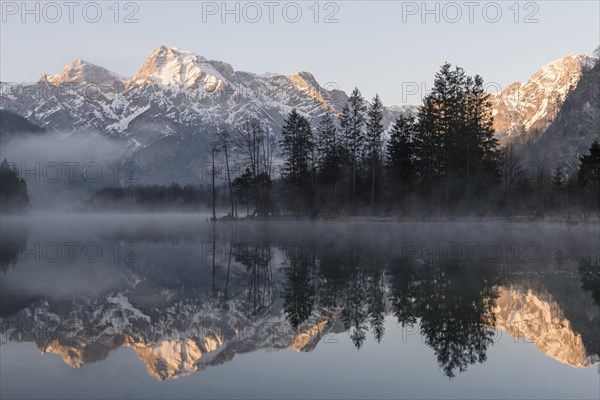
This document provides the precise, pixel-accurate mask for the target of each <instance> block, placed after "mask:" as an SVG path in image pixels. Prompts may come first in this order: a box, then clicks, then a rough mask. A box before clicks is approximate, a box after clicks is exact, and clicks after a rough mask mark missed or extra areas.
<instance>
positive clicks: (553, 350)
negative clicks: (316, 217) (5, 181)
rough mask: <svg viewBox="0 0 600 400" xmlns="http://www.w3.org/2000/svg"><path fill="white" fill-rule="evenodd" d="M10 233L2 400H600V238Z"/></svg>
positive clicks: (448, 228) (368, 229)
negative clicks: (66, 399) (489, 399)
mask: <svg viewBox="0 0 600 400" xmlns="http://www.w3.org/2000/svg"><path fill="white" fill-rule="evenodd" d="M0 227H1V239H2V247H1V249H2V254H1V255H2V259H1V263H0V300H1V302H0V323H1V327H2V331H1V338H0V339H1V344H0V394H1V396H2V398H39V397H52V398H257V397H260V398H265V397H267V398H299V397H302V398H305V397H313V398H445V399H446V398H496V399H497V398H538V399H539V398H547V399H550V398H561V399H562V398H590V399H598V398H600V374H599V369H598V366H599V364H598V363H599V361H600V358H599V354H600V340H599V338H600V271H599V263H598V260H599V257H600V232H599V227H598V226H595V225H588V226H585V225H558V224H556V225H552V224H548V225H546V224H532V225H526V224H508V223H506V224H505V223H498V222H494V223H492V222H490V223H474V222H469V223H467V222H465V223H458V222H454V223H396V224H392V223H355V222H310V221H298V222H237V223H228V222H222V223H218V224H212V223H210V222H207V221H206V216H204V215H79V216H64V215H63V216H59V215H52V216H51V215H48V216H35V217H21V218H18V217H10V218H9V217H2V224H0Z"/></svg>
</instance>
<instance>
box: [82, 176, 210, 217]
mask: <svg viewBox="0 0 600 400" xmlns="http://www.w3.org/2000/svg"><path fill="white" fill-rule="evenodd" d="M209 193H210V189H209V188H207V187H204V186H194V185H185V186H181V185H179V184H177V183H173V184H171V185H170V186H165V185H131V186H125V187H108V188H104V189H101V190H99V191H98V192H96V193H94V194H93V195H92V196H91V197H90V198H89V199H88V200H87V201H86V202H85V204H84V205H83V206H84V208H85V209H88V210H93V209H110V210H145V211H158V210H170V209H172V210H189V211H205V210H206V208H207V202H208V199H209V196H210V194H209Z"/></svg>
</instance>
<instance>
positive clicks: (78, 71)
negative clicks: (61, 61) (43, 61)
mask: <svg viewBox="0 0 600 400" xmlns="http://www.w3.org/2000/svg"><path fill="white" fill-rule="evenodd" d="M41 80H45V81H47V82H49V83H51V84H53V85H61V84H67V83H71V84H72V83H77V84H83V83H87V84H99V85H107V86H114V84H116V83H122V81H123V77H121V76H120V75H118V74H116V73H114V72H111V71H109V70H107V69H106V68H103V67H100V66H98V65H95V64H92V63H91V62H88V61H85V60H82V59H76V60H73V61H71V62H70V63H69V64H67V65H66V66H65V68H63V70H62V71H61V72H59V73H58V74H56V75H51V76H46V75H45V74H44V75H42V78H41Z"/></svg>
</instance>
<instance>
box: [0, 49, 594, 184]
mask: <svg viewBox="0 0 600 400" xmlns="http://www.w3.org/2000/svg"><path fill="white" fill-rule="evenodd" d="M595 63H596V59H594V58H591V57H589V56H584V55H568V56H566V57H564V58H562V59H560V60H556V61H554V62H552V63H550V64H548V65H546V66H544V67H542V68H541V69H539V70H538V71H537V72H535V73H534V74H533V75H532V77H531V78H530V79H529V80H527V81H526V82H524V83H513V84H511V85H509V86H508V87H507V88H505V89H504V90H502V91H501V92H500V93H498V94H496V95H492V98H491V100H492V104H493V114H494V120H495V124H494V127H495V130H496V136H497V138H498V139H499V142H500V144H501V145H506V144H509V143H522V142H531V141H537V140H538V139H540V138H541V137H542V136H544V132H545V131H546V130H547V129H549V127H550V125H552V122H553V121H554V120H555V119H556V118H557V116H558V115H559V113H560V111H561V109H562V107H563V105H564V104H568V105H569V109H571V110H578V109H581V108H582V107H588V108H589V106H590V105H591V104H593V103H594V102H597V99H594V98H593V96H596V97H597V92H595V93H594V92H593V91H590V92H589V93H588V92H585V91H584V93H583V94H582V95H578V98H577V99H572V100H569V97H570V94H571V93H572V92H573V91H574V90H575V88H576V87H577V85H578V83H579V81H580V80H581V78H582V76H584V74H585V73H586V71H589V70H590V69H591V68H592V67H593V65H594V64H595ZM594 77H595V78H594ZM590 79H592V80H593V79H596V80H595V81H594V82H596V83H597V74H596V75H591V76H590ZM1 95H2V104H1V106H0V108H1V109H4V110H7V111H10V112H12V113H15V114H18V115H20V116H23V117H25V118H27V119H28V120H30V121H31V122H33V123H35V124H37V125H39V126H40V127H43V128H44V129H45V130H47V131H48V132H53V131H58V132H67V133H70V134H79V133H81V132H89V131H93V132H99V133H101V134H102V135H104V136H106V137H108V138H110V139H111V140H116V141H118V142H120V143H121V146H122V148H123V149H124V155H125V156H126V157H128V158H129V159H132V160H133V161H135V162H136V163H137V164H138V166H139V169H140V171H141V176H140V178H141V180H142V181H153V182H156V183H171V182H173V181H177V182H180V183H190V182H197V180H198V178H199V177H200V175H201V174H202V163H203V162H204V161H205V160H203V159H200V158H201V157H200V158H199V157H198V155H199V154H206V153H207V151H206V150H207V145H208V144H207V143H208V138H209V137H210V136H211V135H212V134H213V133H214V131H215V130H216V129H217V128H218V127H223V128H227V129H230V130H235V129H236V128H237V127H239V126H240V124H242V123H243V122H245V121H247V120H248V119H249V118H258V119H260V120H261V121H263V122H264V123H265V124H266V125H267V127H268V128H269V129H270V130H271V131H272V132H273V133H274V134H276V135H277V134H278V133H279V132H280V131H281V127H282V125H283V121H284V118H285V117H286V115H287V114H288V113H289V112H290V111H291V110H292V109H293V108H296V109H297V110H298V111H299V112H300V113H302V114H303V115H305V116H306V117H307V118H308V119H309V121H310V122H311V123H312V124H313V126H315V125H316V124H317V123H318V121H319V118H320V117H321V116H322V115H323V114H324V112H325V111H326V110H331V111H333V112H334V113H338V112H339V111H340V110H341V109H342V107H343V106H344V105H345V103H346V101H347V99H348V95H347V94H346V93H345V92H344V91H342V90H339V89H338V88H337V87H336V85H335V84H332V83H326V84H320V83H319V82H318V81H317V80H316V78H315V77H314V76H313V75H312V74H311V73H310V72H306V71H302V72H298V73H295V74H292V75H280V74H272V73H267V74H255V73H249V72H242V71H236V70H234V69H233V67H232V66H231V65H230V64H227V63H225V62H221V61H214V60H208V59H206V58H204V57H201V56H199V55H195V54H193V53H190V52H187V51H183V50H180V49H177V48H173V47H167V46H160V47H158V48H156V49H155V50H154V51H152V53H151V54H150V55H149V56H148V58H147V59H146V60H145V62H144V63H143V64H142V66H141V67H140V68H139V69H138V71H137V72H136V74H135V75H134V76H133V77H130V78H126V77H123V76H121V75H119V74H117V73H114V72H111V71H109V70H107V69H105V68H103V67H101V66H97V65H94V64H92V63H89V62H87V61H84V60H75V61H73V62H71V63H69V64H68V65H67V66H66V67H65V68H64V69H63V70H62V71H61V72H59V73H58V74H55V75H47V74H42V76H41V78H40V79H39V81H38V82H34V83H23V84H18V83H7V82H2V83H1ZM589 96H592V98H591V99H590V98H588V97H589ZM415 111H416V107H415V106H410V105H405V106H387V107H385V110H384V127H389V126H390V125H391V124H392V122H393V121H394V120H395V118H396V117H398V116H399V115H400V114H403V113H407V112H412V113H414V112H415ZM574 112H575V111H572V112H571V114H572V115H571V114H569V115H567V114H566V112H565V113H563V114H564V115H563V116H562V117H561V121H562V122H561V124H562V127H560V126H558V125H557V126H556V127H555V128H553V129H554V130H555V131H560V132H561V134H562V132H564V130H565V129H566V127H568V126H569V125H571V124H572V123H575V121H570V119H571V118H577V117H576V116H575V114H573V113H574ZM590 113H591V114H592V115H591V116H590V118H591V119H592V120H594V118H595V119H597V118H598V115H599V113H598V109H597V108H596V109H595V110H593V109H592V110H591V111H590ZM592 128H593V127H592ZM582 129H586V130H589V128H588V127H587V126H586V127H585V128H582ZM586 132H587V131H586ZM594 133H596V136H597V130H596V131H595V132H594V131H592V132H591V133H590V132H588V133H580V134H578V138H580V139H581V143H580V144H579V145H576V146H574V147H573V146H570V150H571V152H572V153H577V154H570V153H569V156H577V155H578V154H580V152H581V151H582V149H584V150H585V149H587V147H589V143H587V142H588V141H589V138H590V137H592V136H594ZM555 135H556V134H555ZM3 136H4V134H3ZM580 139H576V140H580ZM584 139H585V140H584ZM584 142H585V143H584ZM542 150H543V149H542ZM538 152H539V151H538ZM157 161H161V163H157ZM165 164H168V165H170V166H171V167H170V168H164V167H163V166H164V165H165Z"/></svg>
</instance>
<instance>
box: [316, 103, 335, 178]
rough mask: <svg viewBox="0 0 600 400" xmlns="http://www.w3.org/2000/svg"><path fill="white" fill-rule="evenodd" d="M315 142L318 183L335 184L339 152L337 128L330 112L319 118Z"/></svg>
mask: <svg viewBox="0 0 600 400" xmlns="http://www.w3.org/2000/svg"><path fill="white" fill-rule="evenodd" d="M315 142H316V143H315V146H316V148H317V160H316V162H317V165H318V172H319V178H320V181H321V182H322V183H326V184H331V183H335V182H336V181H337V180H338V179H339V174H340V162H341V151H340V143H339V140H338V133H337V128H336V126H335V122H334V117H333V115H332V114H331V111H330V110H327V111H326V112H325V114H324V115H323V116H322V117H321V121H320V122H319V126H318V128H317V135H316V141H315Z"/></svg>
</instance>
